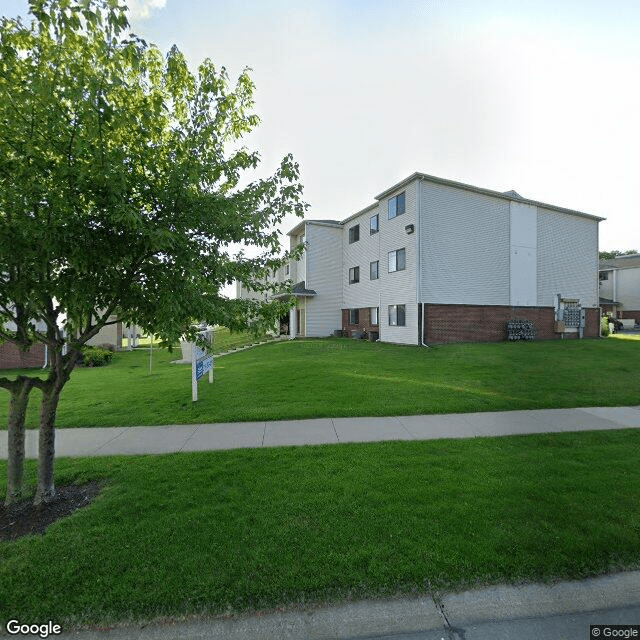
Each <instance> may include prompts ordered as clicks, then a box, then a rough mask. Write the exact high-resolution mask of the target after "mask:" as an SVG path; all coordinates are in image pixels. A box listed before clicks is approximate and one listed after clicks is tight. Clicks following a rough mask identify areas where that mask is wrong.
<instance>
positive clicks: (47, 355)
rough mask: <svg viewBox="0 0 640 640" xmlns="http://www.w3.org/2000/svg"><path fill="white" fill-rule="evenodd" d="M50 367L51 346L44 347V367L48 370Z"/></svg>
mask: <svg viewBox="0 0 640 640" xmlns="http://www.w3.org/2000/svg"><path fill="white" fill-rule="evenodd" d="M48 366H49V345H46V344H45V345H44V364H43V365H42V368H43V369H46V368H47V367H48Z"/></svg>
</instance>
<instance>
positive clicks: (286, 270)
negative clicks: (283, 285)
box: [284, 264, 291, 276]
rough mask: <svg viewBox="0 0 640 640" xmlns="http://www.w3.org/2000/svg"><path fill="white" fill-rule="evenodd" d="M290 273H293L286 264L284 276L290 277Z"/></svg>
mask: <svg viewBox="0 0 640 640" xmlns="http://www.w3.org/2000/svg"><path fill="white" fill-rule="evenodd" d="M290 272H291V269H290V268H289V265H288V264H285V265H284V275H285V276H288V275H289V273H290Z"/></svg>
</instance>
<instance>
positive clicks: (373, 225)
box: [369, 213, 380, 235]
mask: <svg viewBox="0 0 640 640" xmlns="http://www.w3.org/2000/svg"><path fill="white" fill-rule="evenodd" d="M378 231H380V225H379V219H378V214H377V213H376V215H375V216H371V218H370V219H369V234H370V235H373V234H374V233H378Z"/></svg>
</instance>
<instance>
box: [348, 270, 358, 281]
mask: <svg viewBox="0 0 640 640" xmlns="http://www.w3.org/2000/svg"><path fill="white" fill-rule="evenodd" d="M356 282H360V267H351V269H349V284H356Z"/></svg>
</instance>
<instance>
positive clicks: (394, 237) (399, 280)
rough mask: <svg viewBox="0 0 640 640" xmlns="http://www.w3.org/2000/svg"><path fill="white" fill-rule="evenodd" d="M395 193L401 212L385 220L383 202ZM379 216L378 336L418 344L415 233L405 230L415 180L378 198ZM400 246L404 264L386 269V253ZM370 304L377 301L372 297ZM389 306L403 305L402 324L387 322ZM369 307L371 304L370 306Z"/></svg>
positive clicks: (411, 215) (411, 217)
mask: <svg viewBox="0 0 640 640" xmlns="http://www.w3.org/2000/svg"><path fill="white" fill-rule="evenodd" d="M398 193H404V194H405V196H404V197H405V213H404V214H402V215H400V216H396V217H395V218H392V219H391V220H388V219H387V215H386V213H387V202H388V200H389V198H392V197H394V196H396V195H398ZM381 207H383V209H382V210H383V211H384V215H381V216H380V233H378V234H377V235H379V236H380V263H381V267H382V268H381V269H380V280H379V282H380V339H381V340H384V341H385V342H396V343H400V344H417V343H418V303H417V296H416V274H417V271H416V265H417V234H416V233H407V230H406V227H407V226H408V225H414V228H415V225H416V183H415V181H412V182H410V183H408V184H405V185H404V186H403V187H402V188H401V189H399V190H398V191H397V192H392V193H390V194H388V195H387V196H385V198H383V199H382V201H381ZM398 249H404V257H405V261H404V263H405V267H404V269H403V270H400V271H392V272H391V273H390V272H389V269H388V264H389V253H390V252H393V251H397V250H398ZM374 304H378V301H377V300H376V301H375V303H374ZM389 305H404V308H405V326H397V325H395V326H394V325H389V313H388V309H389ZM371 306H373V304H372V305H371Z"/></svg>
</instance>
